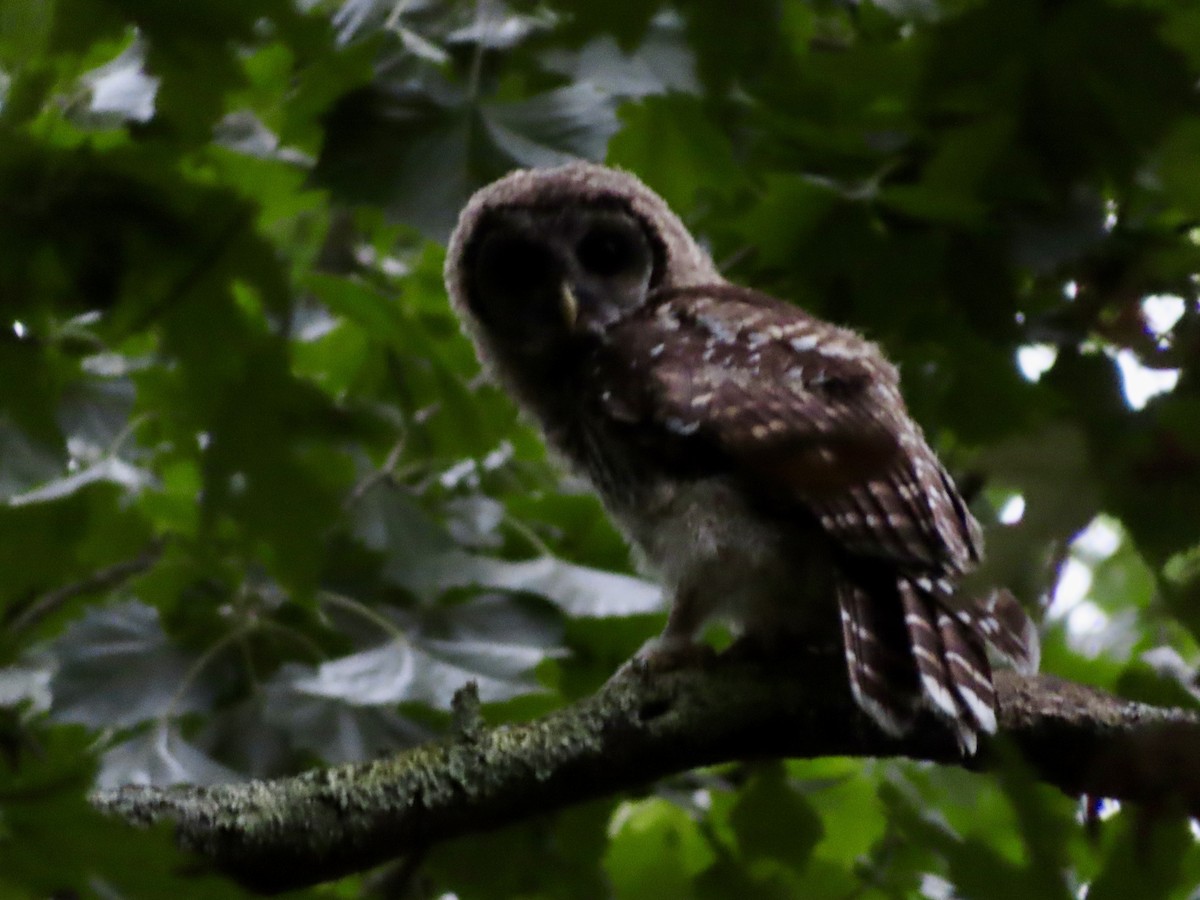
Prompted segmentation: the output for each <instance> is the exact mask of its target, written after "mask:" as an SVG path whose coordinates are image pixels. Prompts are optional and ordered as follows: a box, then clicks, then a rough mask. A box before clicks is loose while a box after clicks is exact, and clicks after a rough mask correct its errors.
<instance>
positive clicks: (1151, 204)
mask: <svg viewBox="0 0 1200 900" xmlns="http://www.w3.org/2000/svg"><path fill="white" fill-rule="evenodd" d="M1198 78H1200V7H1197V6H1195V5H1194V4H1190V3H1186V2H1183V0H874V2H866V0H864V2H853V0H841V2H832V0H813V2H799V0H747V2H744V3H739V4H725V3H719V2H715V0H708V2H705V0H677V2H675V3H674V4H673V5H671V4H660V3H658V2H655V0H611V2H578V3H569V2H565V0H563V2H546V3H528V2H515V0H514V2H512V3H511V4H505V3H503V2H500V0H476V2H471V3H465V2H462V3H460V2H434V0H345V2H340V3H339V2H332V0H205V2H201V3H164V2H161V0H3V2H2V3H0V314H2V315H0V895H3V896H6V897H7V896H12V897H49V896H54V897H75V896H97V897H105V898H110V897H143V896H145V897H149V896H174V897H192V896H208V895H212V896H222V897H227V896H231V894H232V892H233V890H234V889H233V888H232V887H231V886H230V885H228V884H226V883H223V882H222V881H220V880H219V879H216V878H215V877H213V876H210V875H205V874H204V873H201V872H197V871H196V870H195V868H194V867H192V866H190V865H189V864H188V863H187V862H186V861H185V860H181V859H179V858H177V857H176V856H175V855H174V853H173V851H172V850H171V849H170V846H169V838H168V837H167V836H166V835H165V834H159V833H149V834H139V833H132V832H130V831H128V830H126V829H124V828H122V827H120V826H118V825H116V824H113V823H108V822H104V821H102V820H100V819H99V818H98V817H97V816H95V815H94V814H92V813H90V812H89V810H88V809H87V806H86V803H85V800H84V796H85V793H86V791H87V789H88V788H89V787H90V786H92V785H96V784H99V785H104V786H107V785H116V784H121V783H126V782H149V783H155V784H168V783H174V782H191V783H198V784H205V783H212V782H220V781H226V780H232V779H240V778H246V777H250V776H272V775H278V774H283V773H288V772H295V771H298V770H300V769H303V768H305V767H310V766H314V765H322V764H331V763H339V762H343V761H348V760H359V759H365V758H369V757H372V756H375V755H378V754H382V753H386V752H389V751H392V750H395V749H397V748H400V747H404V746H408V745H411V744H412V743H413V742H416V741H420V740H424V739H427V738H429V737H431V736H435V735H437V734H439V733H441V732H442V731H443V730H444V728H445V727H446V724H447V721H448V713H447V709H448V704H449V700H450V698H451V696H452V694H453V692H454V690H455V689H456V688H458V687H459V686H460V685H461V684H463V683H464V682H465V681H466V680H467V679H474V680H475V681H477V682H478V683H479V686H480V692H481V695H482V697H483V699H484V700H485V701H486V704H487V705H486V707H485V709H486V714H487V716H488V719H489V720H490V721H492V722H502V721H506V720H514V719H524V718H528V717H530V716H534V715H537V714H539V713H542V712H545V711H547V710H549V709H552V708H554V707H557V706H559V705H561V704H563V703H565V702H568V701H570V700H573V699H575V698H578V697H580V696H582V695H584V694H587V693H588V692H590V691H592V690H594V689H595V688H596V687H597V686H599V685H600V684H601V683H602V682H603V680H604V679H605V678H606V677H608V676H609V675H610V674H611V673H612V671H613V670H614V669H615V668H616V667H617V666H618V665H619V664H620V662H621V661H622V660H624V659H625V658H626V657H628V656H629V655H630V654H631V653H632V652H633V651H634V650H635V649H636V648H637V647H638V646H639V645H640V643H641V642H642V641H643V640H645V639H646V638H647V637H649V636H650V635H652V634H653V633H655V632H656V631H657V629H658V628H659V627H660V626H661V618H662V610H661V605H660V600H659V597H658V594H657V591H656V590H655V589H654V587H653V585H651V584H649V583H648V582H646V581H644V580H642V579H640V578H638V577H637V576H636V575H635V573H634V571H633V570H632V568H631V566H630V563H629V560H628V558H627V555H626V552H625V549H624V547H623V544H622V542H621V540H620V539H619V537H618V536H617V535H616V534H615V533H614V531H613V530H612V528H611V527H610V526H609V524H608V523H607V521H606V519H605V517H604V515H603V513H602V510H601V509H600V508H599V505H598V504H597V502H596V501H595V500H594V499H593V498H592V497H590V496H589V495H588V494H587V493H586V491H584V490H583V489H582V487H581V485H580V484H579V483H578V482H576V481H575V480H573V479H572V478H570V477H568V476H565V475H564V474H563V473H562V472H561V471H560V470H559V468H558V467H557V466H556V464H555V463H554V461H553V460H550V459H547V457H546V455H545V453H544V451H543V449H542V447H541V445H540V443H539V441H538V439H537V437H536V435H535V434H534V433H533V432H532V431H531V429H530V428H529V427H528V426H527V425H525V424H523V423H522V422H521V421H520V420H518V418H517V417H516V415H515V413H514V410H513V408H512V405H511V404H510V403H509V402H508V400H507V399H506V398H505V397H504V396H503V395H501V394H500V393H499V392H498V391H497V390H495V389H494V388H492V387H490V386H488V385H487V384H486V383H484V382H483V381H482V380H481V379H480V377H479V373H478V367H477V365H476V363H475V360H474V357H473V354H472V352H471V348H470V346H469V345H468V343H467V342H466V341H465V339H464V338H463V337H462V336H461V335H460V334H459V330H458V324H457V322H456V321H455V319H454V318H453V316H452V314H451V312H450V310H449V308H448V305H447V301H446V298H445V295H444V291H443V288H442V285H441V264H442V259H443V242H444V240H445V238H446V236H447V233H448V231H449V229H450V227H451V226H452V224H453V222H454V219H455V216H456V214H457V211H458V209H459V208H460V206H461V205H462V203H463V202H464V201H465V199H466V198H467V197H468V195H469V194H470V193H471V192H472V191H473V190H474V189H475V188H477V187H479V186H480V185H482V184H484V183H485V182H487V181H489V180H491V179H493V178H495V177H497V176H499V175H501V174H502V173H504V172H506V171H508V170H509V169H511V168H513V167H517V166H544V165H552V164H555V163H559V162H562V161H565V160H568V159H571V158H575V157H586V158H589V159H597V160H607V161H609V162H611V163H614V164H618V165H621V166H624V167H627V168H629V169H631V170H633V171H635V172H637V173H638V174H639V175H641V176H642V177H643V178H644V179H645V180H646V181H647V182H649V184H650V185H651V186H653V187H654V188H655V189H657V190H658V191H660V192H661V193H662V194H663V195H664V197H666V198H667V200H668V201H669V202H670V203H671V204H672V205H673V206H674V207H675V209H676V210H678V211H679V213H680V214H681V215H682V216H683V218H684V219H685V221H686V222H687V223H688V225H689V226H690V227H691V228H692V229H693V230H694V231H695V232H696V233H697V234H698V235H701V236H702V237H703V239H704V240H705V241H706V242H707V244H708V245H709V246H710V248H711V250H712V252H713V255H714V258H715V259H717V260H718V261H719V263H720V265H721V266H722V268H723V269H724V270H725V271H726V272H727V273H728V275H729V277H731V278H733V279H736V280H738V281H741V282H744V283H748V284H752V285H755V286H757V287H760V288H762V289H765V290H767V291H771V292H774V293H777V294H780V295H782V296H785V297H788V298H791V299H793V300H795V302H797V303H799V304H801V305H803V306H805V307H806V308H808V309H810V310H813V311H814V312H816V313H818V314H820V315H822V316H826V317H829V318H832V319H834V320H837V321H839V322H843V323H847V324H851V325H853V326H855V327H857V328H860V329H862V330H863V331H865V332H866V333H867V334H868V335H869V336H871V337H872V338H873V339H875V340H877V341H879V342H881V343H882V344H883V345H884V346H885V347H886V349H887V351H888V352H889V353H890V354H891V355H892V357H893V358H894V359H895V360H896V361H897V362H898V363H899V364H900V365H901V367H902V371H903V377H904V383H905V390H906V394H907V397H908V399H909V402H910V405H911V407H912V409H913V411H914V413H915V415H916V416H917V417H918V418H919V420H920V421H921V422H922V424H923V425H924V426H925V428H926V430H927V432H928V434H929V436H930V438H931V440H932V441H933V442H934V443H935V444H936V446H937V447H938V448H939V449H940V451H941V452H942V453H943V455H944V458H945V459H946V460H947V462H948V464H949V465H950V466H951V468H952V469H953V471H954V472H955V473H956V475H957V477H958V478H959V480H960V482H961V483H962V484H963V485H964V487H965V488H966V489H967V490H968V492H969V493H970V495H971V497H972V504H973V508H974V509H975V511H976V513H977V514H978V515H979V517H980V518H981V520H983V521H984V522H985V524H986V526H987V529H988V533H989V546H990V548H991V554H990V557H989V562H988V565H987V568H986V570H985V572H984V573H982V575H981V579H982V580H985V581H989V582H993V583H1003V584H1008V585H1010V586H1012V587H1013V589H1014V590H1016V591H1017V593H1018V594H1019V595H1020V596H1021V598H1022V599H1023V601H1025V602H1026V604H1027V605H1028V607H1029V608H1030V609H1031V610H1033V611H1035V614H1036V615H1037V616H1038V618H1039V620H1040V621H1041V623H1042V631H1043V636H1044V637H1043V639H1044V643H1045V653H1044V668H1045V669H1046V670H1048V671H1050V672H1053V673H1056V674H1059V675H1062V676H1065V677H1069V678H1072V679H1077V680H1080V681H1085V682H1088V683H1091V684H1096V685H1099V686H1102V687H1105V688H1108V689H1111V690H1115V691H1117V692H1119V693H1121V694H1123V695H1125V696H1129V697H1133V698H1138V699H1145V700H1150V701H1154V702H1161V703H1171V704H1178V705H1184V706H1189V707H1192V708H1195V707H1196V705H1197V700H1198V698H1200V688H1198V685H1197V677H1196V672H1197V664H1198V662H1200V652H1198V648H1197V638H1198V637H1200V372H1198V369H1200V366H1198V364H1197V361H1198V360H1200V306H1198V303H1197V293H1198V281H1197V279H1198V273H1200V107H1198V105H1197V91H1196V86H1197V81H1198ZM1153 764H1154V762H1153V761H1147V765H1153ZM1093 818H1096V817H1093ZM1098 818H1099V820H1100V821H1099V822H1095V821H1093V822H1092V823H1091V825H1090V826H1088V827H1085V825H1084V824H1081V815H1080V811H1079V809H1078V808H1077V805H1076V803H1075V802H1074V801H1072V800H1070V799H1068V798H1065V797H1062V796H1060V795H1058V794H1057V793H1055V792H1054V791H1053V790H1051V789H1048V788H1045V787H1041V786H1037V785H1035V784H1033V783H1032V782H1031V781H1030V780H1029V778H1028V777H1027V776H1026V775H1025V774H1023V773H1022V772H1021V771H1020V770H1019V768H1018V767H1013V768H1012V769H1011V770H1006V771H1005V772H1004V773H1003V774H1002V775H1000V776H986V777H982V776H974V775H970V774H967V773H964V772H959V771H952V770H948V769H941V768H936V767H929V766H923V765H917V764H911V763H903V762H897V761H876V762H872V761H857V760H839V759H830V760H821V761H815V762H803V763H800V762H787V763H776V764H760V765H753V766H750V765H746V766H731V767H726V768H722V769H719V770H715V771H707V772H699V773H693V774H690V775H687V776H681V777H678V778H675V779H672V780H669V781H667V782H666V783H663V784H661V785H657V786H654V787H647V788H646V789H645V791H644V792H643V793H642V794H641V795H640V796H637V797H634V798H629V797H614V798H611V799H608V800H605V801H601V802H596V803H592V804H589V805H585V806H581V807H578V808H574V809H571V810H568V811H566V812H564V813H562V814H559V815H554V816H548V817H546V818H544V819H540V820H538V821H534V822H530V823H525V824H521V825H518V826H514V827H511V828H508V829H505V830H503V831H500V832H497V833H494V834H488V835H482V836H479V837H474V838H470V839H465V840H460V841H456V842H453V843H450V844H447V845H445V846H442V847H437V848H434V849H432V850H431V851H430V852H429V853H428V854H427V855H425V856H423V857H422V858H420V859H416V860H409V861H407V862H405V863H403V864H399V865H394V866H390V867H385V869H384V870H382V871H380V872H375V873H371V874H369V875H366V876H360V877H355V878H349V879H345V880H343V881H342V882H339V883H337V884H335V885H330V886H325V887H322V888H317V889H313V890H312V891H309V892H305V893H308V894H311V895H313V896H328V897H334V896H337V897H354V896H377V897H440V896H458V897H461V898H475V897H479V898H491V897H518V896H519V897H547V898H549V897H571V898H577V897H584V898H586V897H606V896H614V897H621V898H636V897H645V896H654V897H656V898H659V900H668V898H675V897H798V896H806V897H859V896H864V897H866V896H870V897H874V896H887V897H907V896H918V895H920V896H925V897H929V898H950V897H972V898H1011V897H1014V896H1021V897H1024V898H1026V900H1033V898H1042V897H1046V898H1068V897H1073V898H1074V897H1082V896H1084V895H1085V894H1086V896H1087V897H1088V898H1089V900H1100V898H1109V897H1128V896H1132V895H1134V893H1135V892H1137V895H1138V896H1140V897H1145V898H1150V897H1193V898H1194V897H1197V896H1200V888H1198V885H1200V852H1198V850H1197V846H1196V831H1195V826H1194V825H1193V826H1191V830H1189V825H1188V824H1187V823H1186V822H1180V821H1175V820H1172V819H1170V818H1169V817H1157V818H1150V817H1147V816H1146V815H1143V814H1138V813H1137V812H1135V811H1131V810H1122V811H1118V810H1117V809H1116V808H1115V807H1114V806H1113V805H1111V804H1110V805H1107V806H1103V807H1102V808H1100V809H1099V815H1098Z"/></svg>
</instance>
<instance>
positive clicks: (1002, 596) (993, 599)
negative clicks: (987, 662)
mask: <svg viewBox="0 0 1200 900" xmlns="http://www.w3.org/2000/svg"><path fill="white" fill-rule="evenodd" d="M974 618H975V628H976V630H977V631H978V632H979V633H980V634H981V635H982V636H983V638H984V640H986V641H987V642H988V643H989V644H991V645H992V647H993V648H994V649H995V650H996V652H997V653H999V654H1000V656H1002V657H1003V658H1004V660H1005V661H1006V662H1008V664H1009V665H1011V666H1012V667H1013V668H1014V669H1016V670H1017V671H1018V672H1020V673H1021V674H1022V675H1032V674H1033V673H1034V672H1036V671H1037V670H1038V665H1039V664H1040V662H1041V657H1042V646H1041V642H1040V641H1039V640H1038V633H1037V629H1036V628H1035V627H1034V625H1033V622H1032V621H1031V620H1030V618H1029V616H1028V615H1026V614H1025V610H1024V609H1022V608H1021V604H1020V603H1018V602H1017V598H1016V597H1014V596H1013V595H1012V594H1011V593H1010V592H1009V591H1006V590H1003V589H997V590H994V591H992V592H991V593H990V594H989V595H988V596H987V597H985V598H983V600H981V601H979V603H978V605H977V611H976V613H975V617H974Z"/></svg>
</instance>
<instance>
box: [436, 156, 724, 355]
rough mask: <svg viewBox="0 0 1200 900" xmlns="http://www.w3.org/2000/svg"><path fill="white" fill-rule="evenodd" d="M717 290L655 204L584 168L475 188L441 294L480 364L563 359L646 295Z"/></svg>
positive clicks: (679, 230) (645, 192)
mask: <svg viewBox="0 0 1200 900" xmlns="http://www.w3.org/2000/svg"><path fill="white" fill-rule="evenodd" d="M718 280H719V277H718V276H717V273H716V270H715V269H714V268H713V265H712V262H711V261H710V260H709V257H708V255H707V254H706V253H704V251H703V250H702V249H701V248H700V247H699V246H698V245H697V244H696V242H695V241H694V240H693V239H692V237H691V236H690V235H689V234H688V232H687V229H685V228H684V226H683V223H682V222H680V220H679V218H678V217H677V216H676V215H675V214H674V213H672V212H671V210H670V209H669V208H668V207H667V205H666V203H665V202H664V201H663V200H662V198H661V197H659V196H658V195H657V194H655V193H654V192H653V191H651V190H650V189H649V188H647V187H646V186H645V185H644V184H642V183H641V182H640V181H639V180H638V179H637V178H635V177H634V176H632V175H630V174H628V173H626V172H621V171H618V170H615V169H610V168H606V167H604V166H599V165H594V164H592V163H571V164H569V165H565V166H560V167H557V168H552V169H536V170H523V171H517V172H513V173H512V174H510V175H508V176H506V177H504V178H502V179H500V180H499V181H496V182H494V183H493V184H491V185H489V186H487V187H485V188H483V189H482V190H480V191H479V192H477V193H476V194H475V196H474V197H472V198H471V200H470V202H469V203H468V204H467V206H466V208H465V209H464V210H463V213H462V215H461V217H460V218H459V221H458V226H457V227H456V228H455V230H454V233H453V235H452V236H451V238H450V247H449V251H448V255H447V259H446V287H447V290H448V291H449V293H450V297H451V300H452V301H453V303H454V306H455V308H456V310H457V312H458V313H459V315H460V317H461V318H462V319H463V321H464V322H465V323H466V326H467V329H468V331H469V333H470V334H471V336H472V338H473V339H474V340H475V343H476V346H477V347H478V348H479V349H480V355H481V357H482V358H483V359H484V361H485V363H490V362H491V360H490V359H489V357H494V356H496V355H500V356H506V357H513V356H517V357H521V358H523V359H524V360H536V359H538V358H548V357H553V356H555V355H559V354H568V353H571V352H572V348H573V347H574V346H576V345H577V342H578V340H579V339H581V338H582V339H588V338H592V339H599V338H603V336H604V334H605V332H606V331H607V329H608V328H609V326H611V325H612V324H613V323H614V322H615V321H617V320H618V319H620V318H621V317H622V316H623V315H625V314H626V313H628V312H629V311H630V310H632V309H635V308H637V307H638V306H640V305H641V304H642V303H644V302H645V301H646V298H647V296H648V295H649V293H650V292H651V291H652V290H654V289H656V288H660V287H665V288H670V287H683V286H686V285H689V284H699V283H711V282H713V281H718Z"/></svg>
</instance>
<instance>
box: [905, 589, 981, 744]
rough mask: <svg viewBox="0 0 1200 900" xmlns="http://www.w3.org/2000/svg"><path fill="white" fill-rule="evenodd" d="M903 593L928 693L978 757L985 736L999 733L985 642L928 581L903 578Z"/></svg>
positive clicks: (915, 653)
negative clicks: (945, 607) (943, 605)
mask: <svg viewBox="0 0 1200 900" xmlns="http://www.w3.org/2000/svg"><path fill="white" fill-rule="evenodd" d="M899 590H900V600H901V605H902V606H903V608H904V623H905V625H906V626H907V627H908V638H909V643H910V645H911V647H912V653H913V659H914V661H915V662H916V665H917V670H918V671H919V672H920V674H921V690H922V694H923V696H924V698H925V700H926V702H927V704H928V705H929V707H930V708H931V709H932V710H933V712H934V713H935V714H936V715H937V716H939V717H940V718H941V719H943V720H945V721H946V722H947V723H948V724H949V725H950V726H951V727H952V728H953V729H954V731H955V735H956V736H957V738H958V743H959V747H960V748H961V749H962V751H963V752H964V753H966V754H968V755H969V754H973V753H974V752H975V749H976V747H977V745H978V736H979V733H980V732H988V733H991V732H994V731H995V730H996V712H995V706H996V694H995V690H994V688H993V687H992V671H991V667H990V666H989V665H988V661H987V654H986V653H985V652H984V650H983V646H982V642H981V641H980V640H979V638H978V637H977V636H976V635H975V634H974V633H973V632H972V630H971V628H970V627H969V626H967V625H965V624H964V623H963V622H961V621H959V620H957V619H955V618H954V617H952V616H950V615H949V614H947V613H946V612H944V611H942V610H941V609H940V608H939V607H940V604H939V603H938V602H937V600H936V599H935V598H934V597H933V596H932V595H931V593H930V592H929V591H928V590H926V589H925V584H924V580H923V579H922V580H920V583H914V582H912V581H909V580H908V579H901V580H900V584H899Z"/></svg>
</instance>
